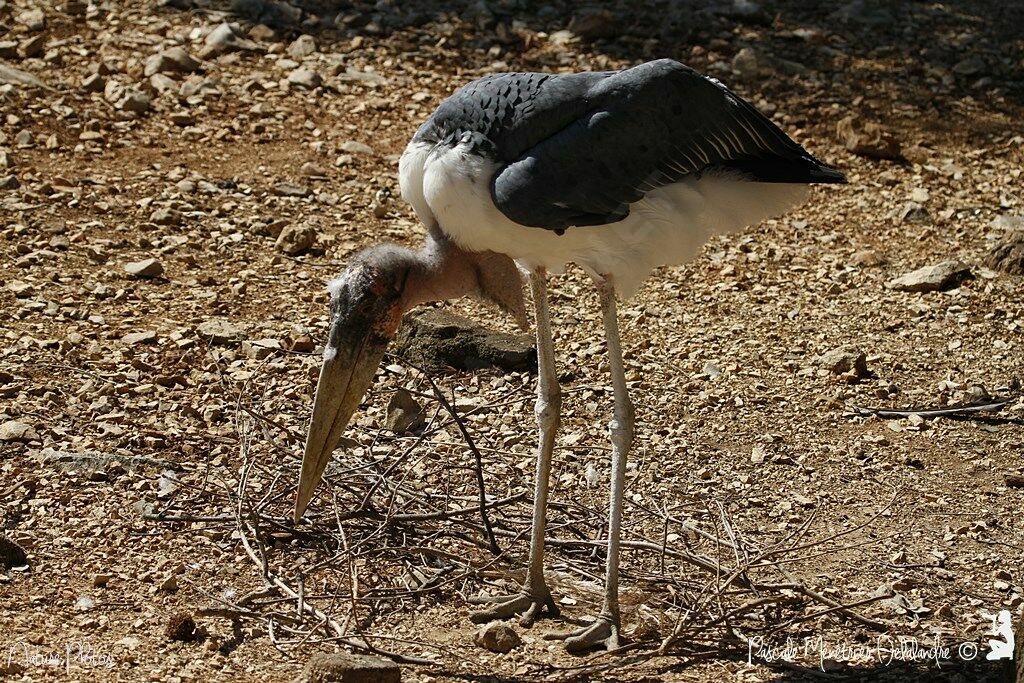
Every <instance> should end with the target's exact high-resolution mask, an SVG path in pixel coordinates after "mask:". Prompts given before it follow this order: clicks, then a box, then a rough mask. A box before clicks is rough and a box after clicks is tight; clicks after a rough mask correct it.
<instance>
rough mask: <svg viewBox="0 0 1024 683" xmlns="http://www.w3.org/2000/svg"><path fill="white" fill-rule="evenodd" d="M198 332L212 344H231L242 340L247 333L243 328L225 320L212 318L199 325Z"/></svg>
mask: <svg viewBox="0 0 1024 683" xmlns="http://www.w3.org/2000/svg"><path fill="white" fill-rule="evenodd" d="M196 332H198V333H199V336H200V337H203V338H204V339H209V340H210V343H212V344H230V343H231V342H234V341H237V340H238V339H240V338H241V337H242V335H243V334H244V333H245V331H244V330H243V329H242V328H241V327H239V326H238V325H235V324H234V323H231V322H228V321H227V320H224V319H223V318H212V319H210V320H206V321H204V322H201V323H199V324H198V325H197V326H196Z"/></svg>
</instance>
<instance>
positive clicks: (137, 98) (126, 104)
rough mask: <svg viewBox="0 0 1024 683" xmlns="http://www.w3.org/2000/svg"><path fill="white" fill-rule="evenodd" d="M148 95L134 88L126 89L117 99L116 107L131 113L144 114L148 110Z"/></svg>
mask: <svg viewBox="0 0 1024 683" xmlns="http://www.w3.org/2000/svg"><path fill="white" fill-rule="evenodd" d="M149 107H150V101H149V95H147V94H146V93H144V92H142V91H141V90H135V89H134V88H132V89H129V90H126V91H125V93H124V96H123V97H122V98H121V99H120V100H118V102H117V108H118V109H123V110H124V111H128V112H132V113H133V114H145V113H146V112H147V111H149Z"/></svg>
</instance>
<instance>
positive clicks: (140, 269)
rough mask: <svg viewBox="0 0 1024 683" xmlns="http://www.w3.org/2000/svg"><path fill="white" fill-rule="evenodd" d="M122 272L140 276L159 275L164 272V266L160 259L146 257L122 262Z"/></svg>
mask: <svg viewBox="0 0 1024 683" xmlns="http://www.w3.org/2000/svg"><path fill="white" fill-rule="evenodd" d="M124 272H126V273H128V274H129V275H133V276H135V277H142V278H151V277H160V276H161V275H163V274H164V266H163V264H162V263H160V259H155V258H147V259H143V260H141V261H132V262H131V263H126V264H124Z"/></svg>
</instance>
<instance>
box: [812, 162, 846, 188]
mask: <svg viewBox="0 0 1024 683" xmlns="http://www.w3.org/2000/svg"><path fill="white" fill-rule="evenodd" d="M811 182H812V183H827V184H830V185H846V184H848V183H849V182H850V181H848V180H847V179H846V175H845V174H844V173H843V172H842V171H840V170H839V169H838V168H833V167H832V166H826V165H825V164H822V163H819V164H818V166H817V168H815V169H814V170H812V171H811Z"/></svg>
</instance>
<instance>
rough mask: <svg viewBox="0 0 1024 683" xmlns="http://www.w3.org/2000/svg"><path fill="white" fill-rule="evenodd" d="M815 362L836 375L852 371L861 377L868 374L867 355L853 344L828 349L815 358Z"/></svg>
mask: <svg viewBox="0 0 1024 683" xmlns="http://www.w3.org/2000/svg"><path fill="white" fill-rule="evenodd" d="M815 364H816V365H817V366H818V367H820V368H824V369H825V370H828V371H829V372H831V373H832V374H834V375H844V374H846V373H852V374H853V376H854V377H857V378H858V379H859V378H861V377H866V376H867V374H868V363H867V355H866V354H865V353H864V352H863V351H861V350H860V349H857V348H854V347H852V346H842V347H839V348H837V349H832V350H831V351H827V352H825V353H823V354H821V355H820V356H818V358H817V359H815Z"/></svg>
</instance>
